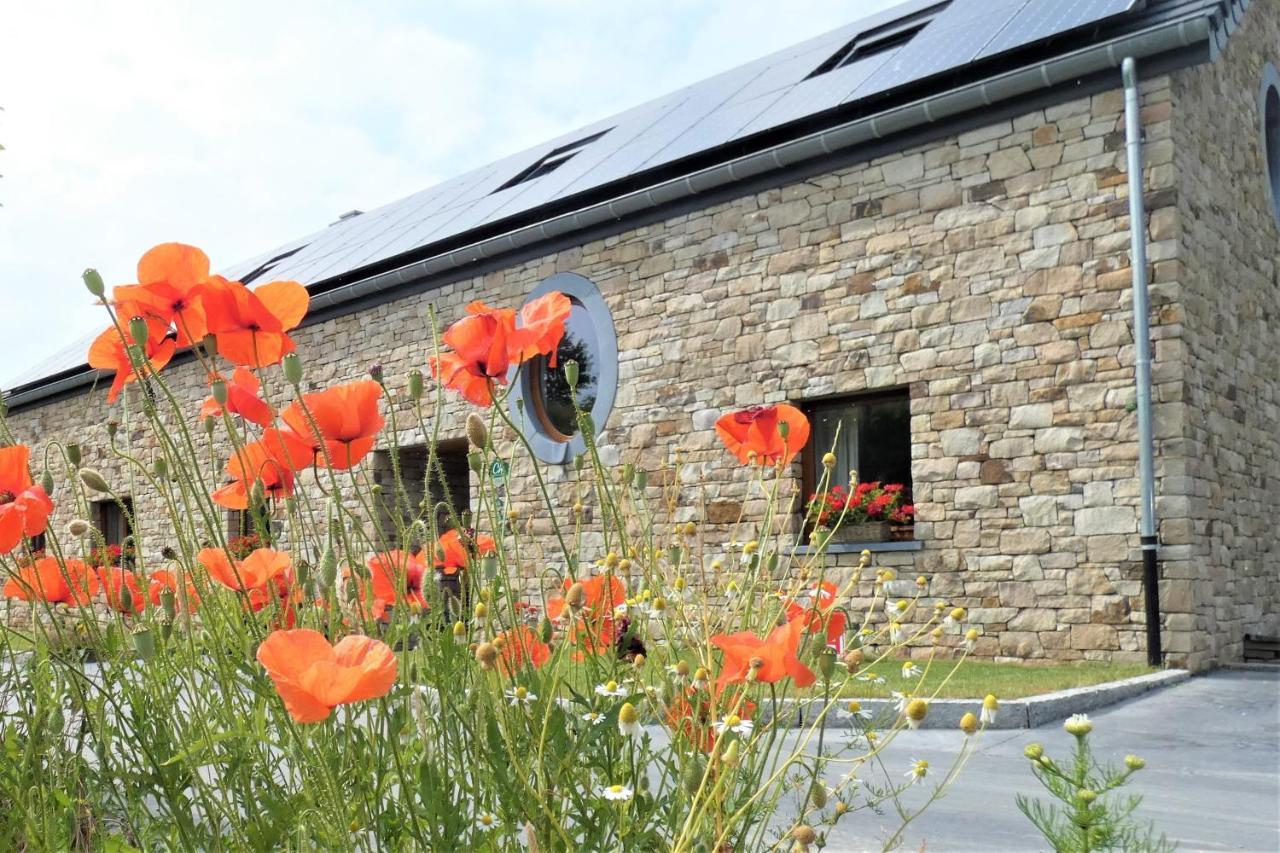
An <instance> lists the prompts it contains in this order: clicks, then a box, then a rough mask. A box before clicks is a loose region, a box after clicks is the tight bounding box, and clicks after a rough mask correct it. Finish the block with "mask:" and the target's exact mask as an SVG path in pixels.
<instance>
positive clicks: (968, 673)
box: [844, 660, 1156, 699]
mask: <svg viewBox="0 0 1280 853" xmlns="http://www.w3.org/2000/svg"><path fill="white" fill-rule="evenodd" d="M916 665H917V666H919V667H920V668H921V669H922V670H923V669H924V666H925V664H924V662H923V661H921V662H918V663H917V664H916ZM953 666H954V662H952V661H948V660H937V661H934V663H933V665H932V666H931V667H929V672H928V676H927V677H926V678H925V679H924V682H923V684H920V686H919V687H916V686H915V685H916V684H918V683H920V676H919V675H916V676H915V677H914V678H910V679H907V678H903V677H902V662H901V661H884V662H883V663H879V664H876V666H875V667H874V668H873V671H874V672H875V673H876V674H877V675H879V676H881V677H882V678H884V683H883V684H876V683H873V682H866V681H854V682H851V683H850V684H849V686H848V687H847V688H846V689H845V691H844V695H845V696H850V697H857V698H866V699H878V698H888V697H889V695H890V693H891V692H892V691H894V690H897V691H903V688H904V687H911V688H912V692H913V694H914V695H916V696H921V695H928V694H931V693H933V691H934V690H935V689H936V688H937V686H938V685H939V684H940V683H941V682H942V680H943V679H945V678H946V677H947V675H948V674H949V673H950V672H951V669H952V667H953ZM1155 671H1156V670H1154V669H1153V668H1151V667H1149V666H1146V665H1145V664H1138V663H1095V662H1092V661H1078V662H1075V663H1058V664H1049V665H1028V664H1017V663H991V662H990V661H965V662H964V663H962V664H961V665H960V669H959V671H957V672H956V674H955V675H953V676H951V678H950V679H948V680H947V683H946V686H945V687H943V688H942V691H941V692H940V693H939V694H938V698H940V699H981V698H982V697H983V696H985V695H987V694H988V693H994V694H995V695H996V696H997V697H999V698H1000V699H1020V698H1023V697H1026V696H1037V695H1039V694H1041V693H1052V692H1053V691H1055V690H1067V689H1069V688H1072V687H1088V686H1090V685H1093V684H1102V683H1103V682H1107V681H1118V680H1120V679H1123V678H1133V677H1134V676H1136V675H1145V674H1147V673H1149V672H1155Z"/></svg>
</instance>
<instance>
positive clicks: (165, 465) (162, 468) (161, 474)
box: [151, 456, 169, 480]
mask: <svg viewBox="0 0 1280 853" xmlns="http://www.w3.org/2000/svg"><path fill="white" fill-rule="evenodd" d="M151 468H152V470H153V471H155V474H156V479H158V480H163V479H165V478H166V477H168V476H169V460H167V459H165V458H164V457H163V456H157V457H156V460H155V461H154V462H152V463H151Z"/></svg>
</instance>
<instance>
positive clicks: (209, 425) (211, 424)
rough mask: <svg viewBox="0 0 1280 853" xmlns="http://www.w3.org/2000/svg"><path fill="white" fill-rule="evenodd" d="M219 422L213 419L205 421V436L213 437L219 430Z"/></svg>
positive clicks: (209, 418)
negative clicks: (217, 429)
mask: <svg viewBox="0 0 1280 853" xmlns="http://www.w3.org/2000/svg"><path fill="white" fill-rule="evenodd" d="M217 426H218V422H217V420H216V419H214V418H212V417H208V418H205V419H204V434H205V435H213V431H214V430H215V429H216V428H217Z"/></svg>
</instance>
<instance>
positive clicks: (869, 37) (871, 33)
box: [809, 0, 951, 78]
mask: <svg viewBox="0 0 1280 853" xmlns="http://www.w3.org/2000/svg"><path fill="white" fill-rule="evenodd" d="M949 5H951V4H950V0H948V2H946V3H939V4H937V5H936V6H930V7H929V8H927V9H922V10H920V11H919V12H916V13H914V14H911V15H907V16H905V17H902V18H898V19H897V20H896V21H890V22H889V23H887V24H882V25H880V26H878V27H874V28H872V29H870V30H867V31H866V32H863V33H858V35H856V36H854V38H853V39H852V40H851V41H849V42H846V43H845V44H844V45H843V46H842V47H841V48H840V49H839V50H837V51H836V52H835V53H833V54H832V55H831V56H830V58H828V59H827V60H826V61H825V62H823V63H822V64H821V65H819V66H818V67H817V68H815V69H813V71H812V72H811V73H810V74H809V77H810V78H813V77H818V76H820V75H822V74H826V73H827V72H828V71H835V70H836V69H837V68H844V67H845V66H847V65H852V64H853V63H855V62H858V61H859V60H862V59H866V58H867V57H869V56H875V55H876V54H879V53H885V52H887V51H890V50H893V49H894V48H898V47H902V46H903V45H905V44H907V43H908V42H909V41H911V40H912V39H913V38H915V37H916V36H917V35H918V34H919V33H920V31H921V30H923V29H924V28H925V27H927V26H929V23H930V22H931V21H932V20H933V19H934V18H935V17H937V16H938V13H939V12H941V11H942V10H943V9H945V8H947V6H949Z"/></svg>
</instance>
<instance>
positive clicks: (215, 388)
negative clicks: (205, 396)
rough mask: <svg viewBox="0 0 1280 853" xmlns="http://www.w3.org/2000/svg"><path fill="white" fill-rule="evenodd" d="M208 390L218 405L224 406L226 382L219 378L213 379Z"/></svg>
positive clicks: (225, 402) (225, 401)
mask: <svg viewBox="0 0 1280 853" xmlns="http://www.w3.org/2000/svg"><path fill="white" fill-rule="evenodd" d="M209 391H210V392H211V393H212V394H213V399H214V401H215V402H216V403H217V404H218V405H219V406H225V405H226V404H227V383H226V382H223V381H222V380H221V379H215V380H213V383H212V384H210V385H209Z"/></svg>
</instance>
